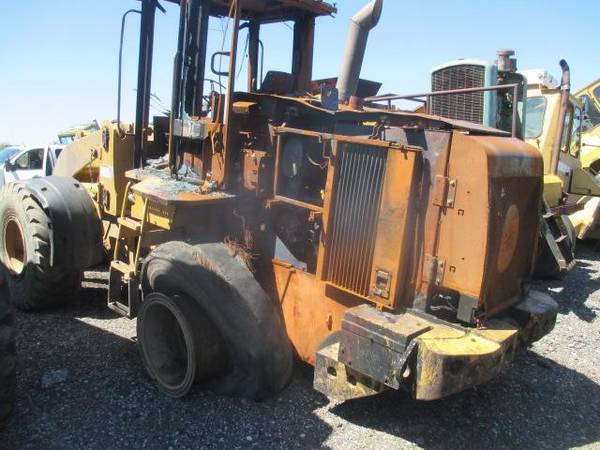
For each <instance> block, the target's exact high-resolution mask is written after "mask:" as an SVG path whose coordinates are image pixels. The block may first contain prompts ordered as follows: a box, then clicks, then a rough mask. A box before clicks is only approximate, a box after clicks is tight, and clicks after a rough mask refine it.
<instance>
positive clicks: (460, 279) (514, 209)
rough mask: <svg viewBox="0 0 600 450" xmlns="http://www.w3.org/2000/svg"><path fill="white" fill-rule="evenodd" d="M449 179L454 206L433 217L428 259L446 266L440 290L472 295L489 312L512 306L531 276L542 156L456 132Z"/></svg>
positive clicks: (512, 143) (507, 142)
mask: <svg viewBox="0 0 600 450" xmlns="http://www.w3.org/2000/svg"><path fill="white" fill-rule="evenodd" d="M448 174H449V175H448V176H449V178H451V179H456V180H457V181H458V186H457V190H456V199H455V204H454V208H452V209H450V208H445V209H444V210H443V214H442V216H441V220H440V229H439V243H438V247H437V250H436V253H435V255H436V256H437V257H438V258H440V259H444V260H445V261H446V268H445V273H444V276H443V280H442V283H441V284H440V285H441V286H442V287H444V288H448V289H452V290H455V291H458V292H459V293H461V294H465V295H468V296H470V297H474V298H478V299H479V305H480V306H481V307H484V308H485V311H486V312H487V313H488V314H494V313H495V312H498V311H500V310H502V309H503V308H506V307H507V306H509V305H510V304H511V303H514V302H515V301H517V299H518V298H519V295H520V292H521V282H522V281H523V280H524V278H525V277H527V276H528V275H529V273H530V268H531V264H532V260H533V256H534V255H533V253H534V252H533V248H534V246H532V245H531V243H532V242H534V243H535V242H536V240H537V230H538V220H539V207H540V205H539V201H540V198H541V197H540V196H541V189H542V176H543V168H542V161H541V157H540V155H539V152H537V151H536V150H535V149H534V148H533V147H530V146H528V145H527V144H525V143H524V142H522V141H520V140H517V139H501V138H496V137H484V136H466V135H462V134H460V133H455V134H454V137H453V142H452V151H451V156H450V163H449V166H448ZM474 242H477V243H478V244H477V245H473V243H474Z"/></svg>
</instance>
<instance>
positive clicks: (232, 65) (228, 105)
mask: <svg viewBox="0 0 600 450" xmlns="http://www.w3.org/2000/svg"><path fill="white" fill-rule="evenodd" d="M234 1H235V3H234V6H233V8H234V13H233V14H234V17H233V30H232V35H231V50H230V53H229V55H230V57H229V75H228V78H227V91H226V96H225V117H224V119H223V123H224V126H225V139H224V143H223V147H224V150H223V156H224V161H225V163H224V166H223V184H224V186H227V184H228V182H229V173H230V165H231V157H230V152H231V149H230V148H229V147H230V145H231V142H232V141H233V132H234V129H233V127H232V126H231V116H232V115H233V95H234V93H235V70H236V67H237V47H238V33H239V31H240V18H241V14H242V7H241V5H240V1H239V0H234Z"/></svg>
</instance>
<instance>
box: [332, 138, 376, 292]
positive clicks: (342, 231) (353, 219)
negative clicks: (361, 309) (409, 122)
mask: <svg viewBox="0 0 600 450" xmlns="http://www.w3.org/2000/svg"><path fill="white" fill-rule="evenodd" d="M386 160H387V151H386V150H385V149H382V148H377V147H370V146H367V145H361V144H355V143H345V142H340V143H339V147H338V155H337V159H336V178H335V181H334V186H333V197H332V208H331V211H330V223H329V229H328V233H327V234H328V236H327V256H326V262H325V264H326V265H325V268H326V271H325V277H326V280H327V281H329V282H331V283H333V284H335V285H336V286H339V287H341V288H344V289H347V290H350V291H353V292H355V293H357V294H359V295H362V296H365V297H366V296H368V294H369V283H370V279H371V269H372V265H373V253H374V249H375V238H376V232H377V223H378V219H379V207H380V203H381V195H382V190H383V181H384V176H385V167H386Z"/></svg>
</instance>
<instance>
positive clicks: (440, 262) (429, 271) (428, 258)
mask: <svg viewBox="0 0 600 450" xmlns="http://www.w3.org/2000/svg"><path fill="white" fill-rule="evenodd" d="M445 273H446V260H444V259H439V258H438V257H437V256H432V255H427V254H426V255H425V261H424V270H423V278H424V280H425V281H426V282H428V283H433V284H435V285H436V286H439V285H441V284H442V282H443V281H444V274H445Z"/></svg>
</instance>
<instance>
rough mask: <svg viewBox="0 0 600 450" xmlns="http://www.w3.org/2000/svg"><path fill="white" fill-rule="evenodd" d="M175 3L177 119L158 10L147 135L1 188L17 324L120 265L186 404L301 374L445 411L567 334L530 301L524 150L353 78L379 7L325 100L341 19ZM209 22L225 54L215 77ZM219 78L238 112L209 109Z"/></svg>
mask: <svg viewBox="0 0 600 450" xmlns="http://www.w3.org/2000/svg"><path fill="white" fill-rule="evenodd" d="M169 3H172V4H174V6H169V10H172V9H178V11H179V14H180V26H179V34H178V36H179V38H178V45H177V52H176V55H175V58H174V70H173V97H172V105H171V114H170V116H169V117H155V118H154V121H153V123H154V125H153V126H151V125H150V117H149V98H150V92H151V90H150V86H151V71H152V46H153V39H154V16H155V11H156V9H157V8H159V9H162V6H161V4H160V3H159V2H158V1H157V0H143V1H142V3H141V5H142V9H141V11H140V13H141V28H140V29H141V32H140V33H141V35H140V60H139V68H138V75H139V77H138V88H137V115H136V121H135V124H133V125H129V124H126V123H123V122H122V121H121V120H120V115H119V119H118V120H117V121H116V122H110V121H107V122H104V123H102V125H101V130H99V131H97V132H94V133H90V134H89V135H86V136H84V137H82V138H80V139H77V140H76V141H74V142H73V144H72V145H71V146H69V147H68V148H67V149H66V150H65V151H64V152H63V153H62V154H61V157H60V160H59V163H58V165H57V167H56V170H55V175H56V176H52V177H48V178H40V179H36V180H31V181H29V182H26V183H15V184H12V185H10V186H8V187H6V188H5V189H4V191H3V193H2V196H1V198H0V232H2V233H3V234H2V235H1V236H0V237H1V240H0V258H1V260H2V262H3V264H4V265H5V266H6V268H7V274H8V286H9V289H10V294H11V297H12V300H13V302H14V303H15V304H16V305H17V306H19V307H21V308H24V309H33V308H38V307H43V306H50V305H52V304H55V303H57V302H61V301H65V300H66V299H67V298H68V297H69V294H70V292H71V291H72V290H73V288H74V286H75V285H76V283H77V282H78V281H79V279H80V276H81V275H80V274H81V272H82V270H83V269H85V268H86V267H90V266H92V265H94V264H99V263H101V262H102V261H103V260H104V259H108V260H109V261H110V275H109V292H108V306H109V307H110V308H111V309H113V310H114V311H116V312H118V313H119V314H122V315H124V316H126V317H129V318H134V317H136V318H137V335H138V342H139V347H140V353H141V356H142V360H143V362H144V365H145V367H146V369H147V371H148V373H149V374H150V376H151V377H152V378H153V379H155V380H156V382H157V384H158V386H159V388H160V389H161V390H162V391H163V392H165V393H166V394H168V395H170V396H173V397H180V396H183V395H185V394H186V393H188V392H189V390H190V389H191V388H192V386H193V385H194V384H195V383H201V384H202V385H203V386H204V387H205V388H207V389H211V390H213V391H215V392H220V393H225V394H230V395H241V396H246V397H252V398H261V397H264V396H267V395H270V394H273V393H275V392H277V391H279V390H280V389H282V388H283V387H284V386H285V385H286V384H287V382H288V380H289V377H290V374H291V370H292V357H293V355H294V354H296V355H297V356H298V357H299V358H300V359H302V360H304V361H306V362H308V363H310V364H312V365H314V366H315V378H314V386H315V388H316V389H318V390H319V391H321V392H323V393H325V394H326V395H328V396H330V397H332V398H335V399H338V400H347V399H352V398H357V397H364V396H369V395H375V394H378V393H380V392H383V391H386V390H398V389H401V388H404V389H407V390H408V391H409V392H411V393H412V394H413V395H414V396H415V397H416V398H417V399H422V400H433V399H438V398H442V397H445V396H448V395H450V394H453V393H456V392H459V391H461V390H464V389H467V388H470V387H472V386H475V385H478V384H480V383H483V382H485V381H487V380H489V379H490V378H492V377H493V376H495V375H497V374H498V373H499V372H500V371H501V370H502V369H503V368H504V367H506V365H507V363H508V362H509V361H510V360H511V359H512V357H513V355H514V352H515V351H516V350H518V349H520V348H522V347H524V346H526V345H528V344H530V343H531V342H533V341H535V340H537V339H539V338H541V337H542V336H544V335H545V334H547V333H548V332H549V331H550V330H551V329H552V328H553V326H554V323H555V319H556V314H557V309H558V307H557V304H556V303H555V302H554V301H553V300H552V299H551V298H550V297H549V296H547V295H545V294H543V293H540V292H536V291H534V290H531V289H530V287H529V285H528V280H529V278H530V275H531V271H532V266H533V262H534V257H535V249H536V246H537V236H538V225H539V220H538V217H539V208H540V205H541V202H542V186H543V161H542V158H541V155H540V153H539V152H538V151H537V150H536V149H535V148H534V147H531V146H530V145H528V144H526V143H525V142H524V141H522V140H520V139H518V138H517V137H515V136H512V134H511V133H510V132H505V131H501V130H497V129H493V128H490V127H486V126H482V125H476V124H473V123H467V122H464V121H456V120H451V119H443V118H441V117H432V116H428V115H425V114H409V113H402V112H394V111H384V110H381V109H375V108H367V107H364V106H362V105H363V101H362V99H363V98H366V97H371V96H373V95H375V94H376V93H377V90H378V84H377V83H373V82H368V81H365V80H360V77H359V75H360V71H361V65H362V60H363V56H364V52H365V48H366V43H367V38H368V34H369V30H370V29H371V28H373V27H374V26H375V25H376V24H377V22H378V21H379V18H380V15H381V13H382V7H383V2H382V1H381V0H373V1H371V2H370V3H369V4H368V5H366V6H365V7H364V8H363V9H361V10H360V11H359V12H358V13H357V14H356V15H355V16H354V17H353V18H352V21H351V25H350V32H349V37H348V42H347V47H346V50H345V52H344V57H343V63H342V69H341V73H340V75H339V77H337V79H330V80H321V81H313V80H312V67H313V45H314V36H315V24H316V19H317V18H319V17H321V16H329V15H333V14H335V12H336V8H335V7H334V6H332V5H330V4H328V3H326V2H323V1H317V0H273V1H269V2H262V1H252V2H250V1H241V0H237V1H236V0H232V1H225V0H218V1H217V0H181V1H177V0H172V1H170V2H169ZM214 18H219V19H222V20H224V21H227V22H228V23H229V27H228V28H227V29H228V30H229V32H230V40H229V42H230V48H229V49H228V50H227V51H220V52H217V53H215V54H213V55H212V57H211V58H207V45H206V42H207V36H208V32H209V28H210V27H209V21H210V20H213V19H214ZM276 22H287V23H290V24H291V25H290V27H291V31H290V32H291V33H292V34H293V52H292V54H291V55H290V56H291V57H292V58H291V61H292V64H291V67H290V70H289V71H288V72H280V71H268V72H267V73H266V75H265V76H264V79H260V78H261V77H259V73H260V71H259V67H260V66H261V61H262V58H261V56H260V55H261V52H260V51H259V49H260V48H261V37H260V36H261V29H262V27H263V26H265V25H266V24H272V23H276ZM214 28H215V27H213V29H214ZM242 33H243V34H244V35H245V36H246V37H247V41H248V51H247V54H248V61H247V64H245V65H246V67H247V74H248V75H247V83H246V88H245V89H243V88H238V87H237V86H236V85H237V83H236V81H237V78H238V76H237V75H238V73H239V70H238V66H240V65H241V63H245V62H244V61H240V54H241V52H239V51H238V50H241V48H240V45H239V42H240V35H242ZM262 44H263V45H262V47H264V50H265V52H268V50H269V46H268V42H263V43H262ZM220 57H223V58H227V59H228V60H229V64H228V66H229V69H228V70H226V71H223V70H219V69H218V67H217V60H218V59H219V58H220ZM207 59H210V61H211V63H212V64H209V67H210V70H212V71H213V72H215V73H216V74H217V75H216V76H220V77H221V79H222V80H223V81H225V83H222V84H224V88H225V89H224V92H204V85H205V83H204V80H205V79H206V78H207V77H206V76H205V62H206V61H207ZM382 69H384V67H382Z"/></svg>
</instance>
